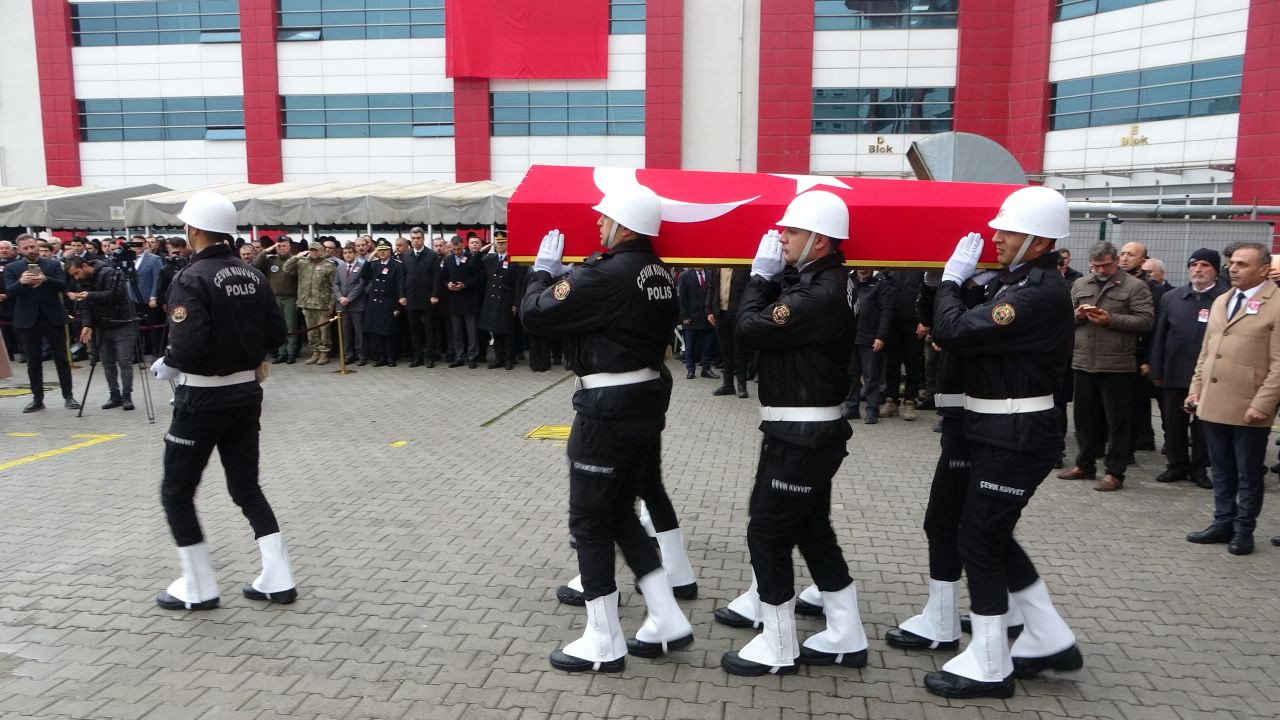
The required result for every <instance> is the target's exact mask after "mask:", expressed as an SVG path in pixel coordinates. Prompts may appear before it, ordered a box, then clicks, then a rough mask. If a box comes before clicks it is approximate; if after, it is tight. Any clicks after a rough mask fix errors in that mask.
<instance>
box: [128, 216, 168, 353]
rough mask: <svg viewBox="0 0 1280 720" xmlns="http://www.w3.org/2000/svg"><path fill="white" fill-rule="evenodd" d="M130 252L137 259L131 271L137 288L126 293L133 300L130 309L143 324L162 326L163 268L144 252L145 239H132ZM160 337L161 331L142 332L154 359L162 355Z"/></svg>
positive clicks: (145, 250)
mask: <svg viewBox="0 0 1280 720" xmlns="http://www.w3.org/2000/svg"><path fill="white" fill-rule="evenodd" d="M129 249H130V250H132V251H133V252H134V253H135V254H136V255H137V257H136V258H134V261H133V268H134V272H135V274H136V276H137V278H138V286H137V287H136V288H134V287H132V286H130V288H129V293H130V295H132V296H133V305H134V307H135V308H137V311H138V315H139V316H140V317H141V318H142V324H144V325H163V324H164V313H163V312H162V311H161V310H160V270H161V269H162V268H163V267H164V262H162V261H161V260H160V257H159V256H157V255H156V254H155V253H153V252H151V251H150V250H149V249H147V238H146V236H143V235H134V236H133V237H131V238H129ZM162 333H163V330H162V329H161V328H158V327H157V328H152V329H151V330H143V331H142V337H143V342H144V344H145V345H146V346H147V347H149V348H151V353H152V354H153V355H159V354H161V353H163V352H164V348H162V347H160V335H161V334H162Z"/></svg>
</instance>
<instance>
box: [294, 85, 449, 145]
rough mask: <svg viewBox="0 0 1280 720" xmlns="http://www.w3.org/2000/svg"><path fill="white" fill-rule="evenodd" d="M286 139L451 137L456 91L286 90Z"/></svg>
mask: <svg viewBox="0 0 1280 720" xmlns="http://www.w3.org/2000/svg"><path fill="white" fill-rule="evenodd" d="M282 100H283V105H284V136H285V137H286V138H295V139H296V138H352V137H355V138H371V137H453V94H452V93H386V94H380V95H285V96H284V97H283V98H282Z"/></svg>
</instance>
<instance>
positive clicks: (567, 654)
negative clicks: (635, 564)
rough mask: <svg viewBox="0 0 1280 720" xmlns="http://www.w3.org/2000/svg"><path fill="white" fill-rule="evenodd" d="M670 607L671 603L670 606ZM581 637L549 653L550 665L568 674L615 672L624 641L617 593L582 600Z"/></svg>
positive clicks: (624, 654) (622, 655)
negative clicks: (584, 613) (584, 618)
mask: <svg viewBox="0 0 1280 720" xmlns="http://www.w3.org/2000/svg"><path fill="white" fill-rule="evenodd" d="M672 604H674V601H673V603H672ZM586 606H587V627H586V629H585V630H584V631H583V633H582V637H580V638H578V639H577V640H574V641H573V642H571V643H569V644H568V645H566V646H565V648H564V650H556V651H555V652H552V653H551V666H552V667H554V668H556V669H557V670H567V671H569V672H584V671H587V670H592V671H595V672H617V671H619V670H621V669H622V668H623V667H624V666H625V665H626V661H627V638H626V637H625V636H624V635H623V634H622V624H621V623H619V622H618V591H617V590H614V591H613V592H611V593H609V594H608V595H605V596H603V597H598V598H595V599H594V600H588V601H586Z"/></svg>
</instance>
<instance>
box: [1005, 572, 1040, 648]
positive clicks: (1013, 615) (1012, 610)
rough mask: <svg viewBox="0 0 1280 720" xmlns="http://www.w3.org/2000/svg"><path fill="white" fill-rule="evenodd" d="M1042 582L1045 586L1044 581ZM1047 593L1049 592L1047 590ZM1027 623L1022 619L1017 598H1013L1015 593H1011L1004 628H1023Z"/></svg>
mask: <svg viewBox="0 0 1280 720" xmlns="http://www.w3.org/2000/svg"><path fill="white" fill-rule="evenodd" d="M1040 582H1041V583H1042V584H1043V582H1044V581H1040ZM1028 589H1029V588H1028ZM1046 592H1048V591H1047V590H1046ZM1026 622H1027V621H1026V619H1025V618H1023V617H1022V610H1021V608H1019V607H1018V600H1017V598H1015V597H1014V596H1013V593H1009V610H1008V611H1007V612H1005V614H1004V626H1005V627H1006V628H1011V627H1022V626H1023V625H1025V624H1026ZM1010 637H1013V636H1010Z"/></svg>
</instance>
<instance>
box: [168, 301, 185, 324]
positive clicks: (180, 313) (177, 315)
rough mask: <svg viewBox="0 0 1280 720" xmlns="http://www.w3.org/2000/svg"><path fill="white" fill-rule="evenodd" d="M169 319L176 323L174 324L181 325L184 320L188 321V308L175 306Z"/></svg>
mask: <svg viewBox="0 0 1280 720" xmlns="http://www.w3.org/2000/svg"><path fill="white" fill-rule="evenodd" d="M169 319H170V320H172V321H174V322H176V323H180V322H182V321H183V320H186V319H187V306H185V305H174V306H173V309H172V310H170V311H169Z"/></svg>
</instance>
